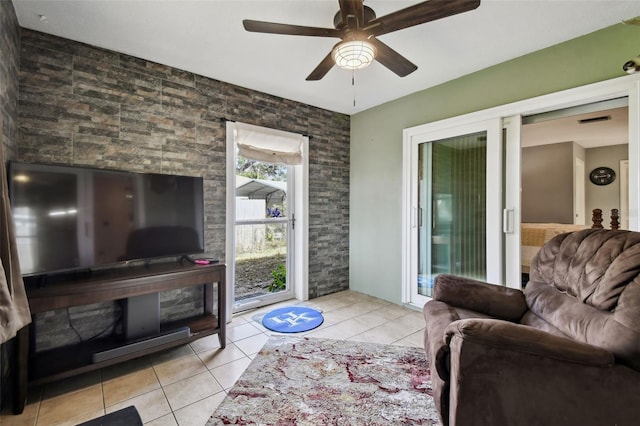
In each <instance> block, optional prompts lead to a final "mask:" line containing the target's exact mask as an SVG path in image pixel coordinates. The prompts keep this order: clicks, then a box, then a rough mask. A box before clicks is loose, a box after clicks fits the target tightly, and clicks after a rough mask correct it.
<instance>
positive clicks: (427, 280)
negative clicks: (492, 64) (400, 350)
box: [417, 131, 487, 297]
mask: <svg viewBox="0 0 640 426" xmlns="http://www.w3.org/2000/svg"><path fill="white" fill-rule="evenodd" d="M486 164H487V132H486V131H480V132H476V133H472V134H468V135H463V136H456V137H451V138H446V139H440V140H435V141H430V142H427V143H421V144H419V146H418V173H419V175H418V215H419V216H418V219H419V220H418V253H417V256H418V294H420V295H422V296H426V297H431V296H432V289H433V279H434V277H435V276H436V275H437V274H440V273H448V274H455V275H461V276H465V277H469V278H475V279H480V280H485V279H486V277H487V262H486V259H487V195H486V193H487V191H486V188H487V172H486V170H487V168H486Z"/></svg>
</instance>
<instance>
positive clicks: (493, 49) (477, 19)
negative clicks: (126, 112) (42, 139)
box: [13, 0, 640, 114]
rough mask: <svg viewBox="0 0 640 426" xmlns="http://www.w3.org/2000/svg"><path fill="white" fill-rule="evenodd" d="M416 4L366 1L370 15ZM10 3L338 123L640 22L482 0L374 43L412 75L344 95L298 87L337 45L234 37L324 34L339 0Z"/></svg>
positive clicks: (315, 86) (595, 10)
mask: <svg viewBox="0 0 640 426" xmlns="http://www.w3.org/2000/svg"><path fill="white" fill-rule="evenodd" d="M415 3H418V1H404V0H397V1H396V0H366V1H365V4H366V5H368V6H370V7H371V8H373V9H374V10H375V12H376V14H377V16H383V15H386V14H388V13H390V12H393V11H396V10H399V9H402V8H404V7H407V6H410V5H412V4H415ZM13 4H14V6H15V9H16V13H17V15H18V20H19V22H20V25H21V26H22V27H25V28H30V29H34V30H38V31H42V32H46V33H50V34H54V35H58V36H61V37H65V38H69V39H72V40H77V41H81V42H84V43H88V44H92V45H94V46H99V47H103V48H107V49H112V50H115V51H118V52H122V53H126V54H129V55H133V56H137V57H140V58H144V59H147V60H150V61H155V62H159V63H162V64H166V65H170V66H173V67H176V68H180V69H183V70H187V71H191V72H194V73H197V74H201V75H204V76H207V77H211V78H214V79H217V80H222V81H225V82H229V83H233V84H236V85H239V86H243V87H247V88H250V89H254V90H258V91H262V92H266V93H269V94H272V95H276V96H280V97H283V98H287V99H292V100H295V101H299V102H304V103H306V104H310V105H314V106H317V107H321V108H325V109H329V110H332V111H337V112H341V113H345V114H354V113H356V112H359V111H363V110H366V109H368V108H371V107H374V106H376V105H380V104H382V103H385V102H388V101H391V100H394V99H397V98H400V97H402V96H405V95H408V94H410V93H413V92H416V91H419V90H422V89H426V88H428V87H432V86H435V85H437V84H440V83H443V82H445V81H449V80H452V79H455V78H457V77H460V76H463V75H466V74H469V73H472V72H474V71H477V70H480V69H483V68H486V67H489V66H491V65H494V64H497V63H500V62H503V61H506V60H508V59H512V58H515V57H518V56H521V55H524V54H527V53H529V52H532V51H535V50H539V49H542V48H544V47H548V46H551V45H554V44H557V43H560V42H562V41H565V40H568V39H571V38H575V37H578V36H581V35H584V34H588V33H590V32H593V31H596V30H598V29H601V28H604V27H607V26H610V25H613V24H616V23H619V22H621V20H623V19H629V18H632V17H635V16H638V15H640V1H638V0H482V3H481V5H480V7H479V8H478V9H476V10H473V11H471V12H467V13H463V14H460V15H455V16H452V17H448V18H444V19H441V20H438V21H434V22H429V23H426V24H422V25H419V26H416V27H412V28H407V29H404V30H400V31H397V32H395V33H391V34H387V35H384V36H381V37H380V40H382V41H383V42H385V43H386V44H388V45H389V46H390V47H392V48H393V49H395V50H396V51H398V52H399V53H400V54H402V55H404V56H405V57H406V58H407V59H409V60H410V61H412V62H413V63H415V64H416V65H418V70H417V71H415V72H414V73H412V74H410V75H409V76H407V77H404V78H400V77H398V76H396V75H395V74H393V73H392V72H391V71H389V70H388V69H386V68H385V67H383V66H382V65H380V64H379V63H377V62H376V63H374V64H373V65H371V66H370V67H369V68H367V69H364V70H360V71H356V73H355V86H352V83H351V80H352V78H351V77H352V73H351V72H350V71H346V70H342V69H339V68H337V67H334V68H333V69H332V70H331V71H330V72H329V73H328V74H327V75H326V76H325V77H324V78H323V79H322V80H320V81H314V82H310V81H306V80H305V78H306V77H307V75H309V73H310V72H311V71H312V70H313V69H314V68H315V67H316V66H317V64H318V63H319V62H320V61H321V60H322V59H323V58H324V57H325V56H326V55H327V53H328V52H329V51H330V50H331V48H332V47H333V45H334V44H335V43H336V42H337V41H338V40H337V39H332V38H319V37H300V36H283V35H267V34H257V33H249V32H246V31H245V30H244V29H243V27H242V20H243V19H244V18H249V19H255V20H264V21H271V22H282V23H291V24H297V25H310V26H317V27H328V28H332V26H333V16H334V14H335V13H336V12H337V11H338V1H337V0H252V1H250V0H198V1H196V0H180V1H169V0H106V1H105V0H13ZM42 15H44V16H45V17H46V19H45V18H43V19H41V18H40V17H41V16H42ZM638 31H639V32H640V28H638ZM639 49H640V46H639ZM636 53H637V52H629V55H630V56H633V55H635V54H636ZM620 66H622V64H620ZM621 75H622V71H621ZM354 99H355V106H354Z"/></svg>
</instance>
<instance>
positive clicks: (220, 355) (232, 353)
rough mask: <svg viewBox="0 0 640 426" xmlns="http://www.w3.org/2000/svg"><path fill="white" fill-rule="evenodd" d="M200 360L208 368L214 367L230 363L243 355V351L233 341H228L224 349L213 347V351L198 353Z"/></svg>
mask: <svg viewBox="0 0 640 426" xmlns="http://www.w3.org/2000/svg"><path fill="white" fill-rule="evenodd" d="M198 356H199V357H200V359H201V360H202V362H204V364H205V365H206V366H207V368H208V369H209V370H211V369H212V368H216V367H218V366H220V365H223V364H227V363H230V362H232V361H235V360H237V359H241V358H243V357H244V356H245V353H244V352H242V351H241V350H240V348H238V347H237V346H236V345H235V344H234V343H228V344H227V347H226V348H224V349H215V350H213V351H207V352H203V353H200V354H198Z"/></svg>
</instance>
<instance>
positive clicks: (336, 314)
mask: <svg viewBox="0 0 640 426" xmlns="http://www.w3.org/2000/svg"><path fill="white" fill-rule="evenodd" d="M292 303H299V302H296V301H289V302H284V303H280V304H278V305H272V306H269V307H265V308H261V309H257V310H251V311H247V312H244V313H241V314H237V315H235V316H234V317H233V321H232V322H231V323H230V324H228V329H227V347H226V348H225V349H224V350H221V349H220V345H219V343H218V336H215V335H214V336H208V337H204V338H202V339H199V340H197V341H195V342H192V343H191V344H189V345H184V346H180V347H178V348H175V349H172V350H168V351H165V352H161V353H158V354H154V355H151V356H147V357H144V358H139V359H136V360H132V361H129V362H126V363H123V364H118V365H115V366H112V367H109V368H105V369H102V370H100V371H94V372H91V373H87V374H84V375H81V376H77V377H73V378H71V379H67V380H64V381H61V382H58V383H55V384H51V385H48V386H45V387H43V388H40V389H32V390H30V394H29V401H28V404H27V406H26V407H25V410H24V413H23V414H22V415H20V416H14V415H12V414H10V413H4V414H3V415H1V416H0V425H2V426H13V425H30V426H34V425H35V426H42V425H46V426H53V425H76V424H78V423H81V422H84V421H87V420H90V419H92V418H95V417H98V416H101V415H104V414H105V413H110V412H112V411H116V410H119V409H120V408H124V407H127V406H129V405H135V406H136V407H137V408H138V411H139V412H140V415H141V417H142V420H143V422H144V423H145V424H146V425H153V426H176V425H178V426H192V425H193V426H202V425H204V424H205V423H206V421H207V419H208V418H209V415H210V414H211V413H212V412H213V411H214V410H215V408H216V407H217V406H218V404H220V402H221V401H222V399H223V398H224V397H225V395H226V393H225V392H226V391H228V390H229V389H230V388H231V387H232V386H233V384H234V383H235V381H236V380H237V379H238V377H240V375H242V373H243V372H244V370H245V369H246V368H247V366H248V365H249V363H250V362H251V360H252V359H253V357H254V356H255V355H256V353H258V351H259V350H260V348H262V345H264V343H265V342H266V341H267V339H268V338H269V336H270V335H272V334H277V333H273V332H271V331H270V330H267V329H266V328H264V327H263V326H262V325H261V324H260V323H258V322H256V321H255V320H254V319H253V318H254V317H256V316H259V315H261V314H264V313H266V312H268V311H270V310H271V309H274V308H275V307H278V306H286V305H291V304H292ZM302 304H303V305H306V306H310V307H314V308H317V309H320V310H322V312H323V315H324V317H325V322H324V323H323V324H322V325H321V326H320V327H319V328H317V329H315V330H312V331H310V332H307V333H299V334H296V335H297V336H299V335H308V336H314V337H325V338H331V339H343V340H356V341H362V342H373V343H387V344H395V345H404V346H416V347H422V334H423V332H424V320H423V318H422V314H421V313H420V312H418V311H415V310H411V309H408V308H403V307H401V306H398V305H395V304H392V303H389V302H386V301H383V300H380V299H376V298H374V297H371V296H367V295H363V294H360V293H356V292H353V291H343V292H340V293H334V294H331V295H328V296H324V297H320V298H317V299H313V300H310V301H308V302H303V303H302Z"/></svg>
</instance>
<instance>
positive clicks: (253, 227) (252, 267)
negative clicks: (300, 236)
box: [233, 154, 294, 312]
mask: <svg viewBox="0 0 640 426" xmlns="http://www.w3.org/2000/svg"><path fill="white" fill-rule="evenodd" d="M235 180H236V194H235V195H236V197H235V213H236V217H235V238H234V240H235V247H234V263H233V264H234V277H235V282H234V303H233V309H234V311H236V312H237V311H240V310H244V309H249V308H254V307H257V306H261V305H266V304H269V303H274V302H276V301H278V300H279V299H280V298H281V297H290V296H291V294H292V291H291V290H290V286H289V279H288V277H289V276H290V275H291V264H292V263H291V262H290V261H289V257H290V255H291V253H292V252H291V250H290V249H291V247H290V246H291V241H292V238H291V237H292V234H293V232H292V230H293V224H294V221H293V214H292V212H291V211H290V210H291V209H290V207H289V206H290V205H291V204H290V203H291V202H292V200H291V197H290V196H289V194H292V193H293V191H292V190H291V189H292V182H293V168H292V167H291V166H286V165H282V164H275V163H268V162H263V161H258V160H249V159H246V158H244V157H242V156H241V155H238V154H237V156H236V176H235Z"/></svg>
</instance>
